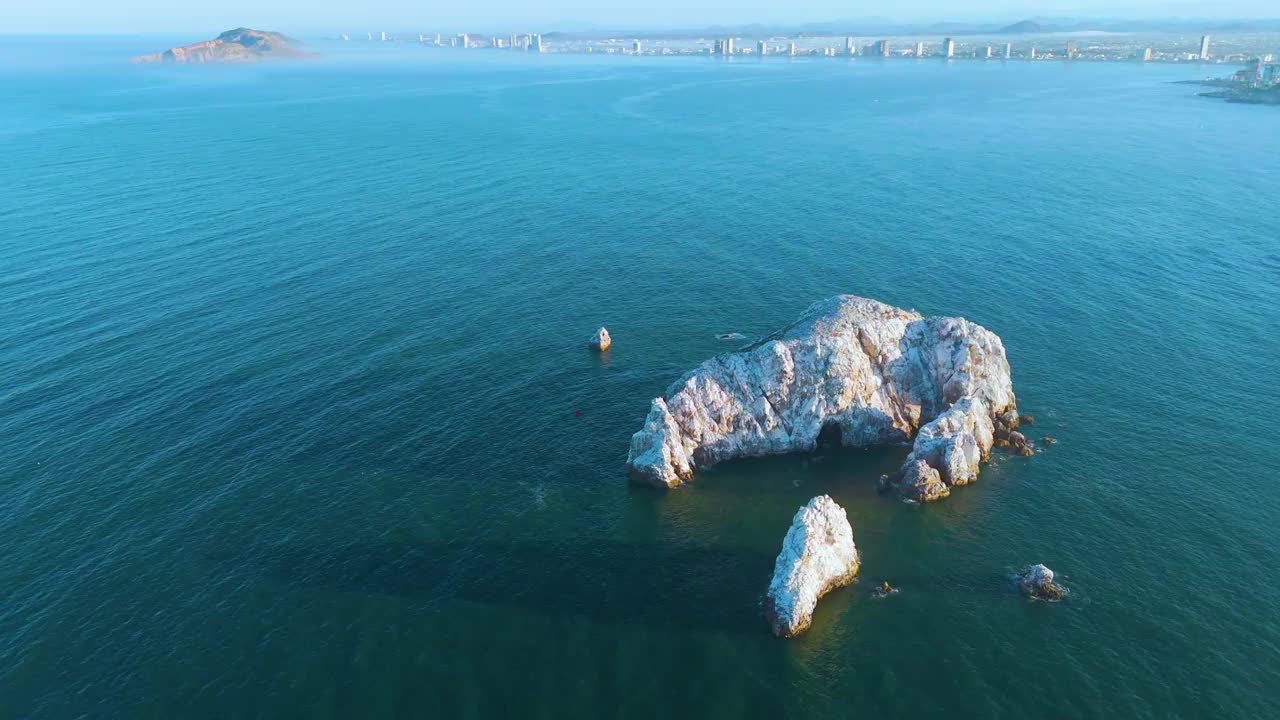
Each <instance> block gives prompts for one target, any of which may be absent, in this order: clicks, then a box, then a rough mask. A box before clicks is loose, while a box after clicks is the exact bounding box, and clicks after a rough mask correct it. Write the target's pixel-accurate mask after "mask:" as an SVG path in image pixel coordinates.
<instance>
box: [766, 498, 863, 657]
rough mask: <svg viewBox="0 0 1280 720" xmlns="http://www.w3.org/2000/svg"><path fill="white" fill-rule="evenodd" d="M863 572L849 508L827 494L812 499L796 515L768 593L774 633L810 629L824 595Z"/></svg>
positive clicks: (794, 633)
mask: <svg viewBox="0 0 1280 720" xmlns="http://www.w3.org/2000/svg"><path fill="white" fill-rule="evenodd" d="M857 574H858V548H857V547H856V546H855V545H854V544H853V528H852V527H851V526H850V525H849V518H848V516H847V515H846V514H845V511H844V508H842V507H840V506H839V505H838V504H836V501H835V500H832V499H831V498H830V497H828V496H826V495H821V496H819V497H816V498H814V499H812V500H810V501H809V503H808V504H807V505H805V506H804V507H802V508H800V510H799V512H797V513H796V515H795V518H794V519H792V521H791V529H790V530H788V531H787V536H786V538H785V539H783V541H782V552H781V553H779V554H778V560H777V562H775V563H774V568H773V580H772V581H771V582H770V583H769V592H768V593H767V594H766V595H765V599H764V611H765V616H766V617H767V618H768V620H769V625H770V626H771V627H772V628H773V634H774V635H777V636H778V637H786V638H790V637H795V636H797V635H799V634H800V633H802V632H804V631H805V630H808V629H809V625H810V623H811V622H812V621H813V609H814V608H815V607H817V605H818V599H819V598H821V597H822V596H823V595H825V594H827V593H828V592H830V591H832V590H834V589H835V588H838V587H843V586H845V585H848V584H849V583H851V582H853V578H854V576H856V575H857Z"/></svg>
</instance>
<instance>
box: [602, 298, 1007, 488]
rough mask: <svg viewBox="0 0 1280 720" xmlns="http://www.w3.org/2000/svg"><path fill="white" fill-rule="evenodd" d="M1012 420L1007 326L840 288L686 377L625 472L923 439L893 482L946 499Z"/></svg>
mask: <svg viewBox="0 0 1280 720" xmlns="http://www.w3.org/2000/svg"><path fill="white" fill-rule="evenodd" d="M1004 417H1008V418H1009V419H1010V420H1011V421H1012V422H1014V423H1016V422H1017V404H1016V398H1015V397H1014V394H1013V383H1012V380H1011V378H1010V374H1009V363H1008V361H1007V359H1006V358H1005V351H1004V345H1003V344H1002V343H1001V342H1000V338H999V337H997V336H996V335H995V333H992V332H990V331H989V330H987V329H985V328H983V327H981V326H979V325H976V324H974V323H971V322H969V321H967V320H964V319H962V318H945V317H934V318H925V317H923V316H921V315H920V314H919V313H916V312H914V311H910V310H902V309H899V308H895V307H892V306H890V305H886V304H884V303H881V302H877V301H875V300H869V299H866V298H860V297H854V296H852V295H841V296H837V297H833V298H830V299H828V300H824V301H822V302H819V303H817V304H815V305H813V306H812V307H810V308H809V309H808V310H807V311H806V312H805V313H804V315H802V316H801V317H800V319H799V320H798V321H797V322H795V323H794V324H792V325H791V326H789V327H787V328H785V329H783V330H781V331H779V332H777V333H774V334H772V335H769V336H767V337H765V338H762V339H761V340H759V341H757V342H755V343H752V344H750V345H747V346H746V347H744V348H742V349H740V350H737V351H734V352H728V353H724V354H721V355H718V356H716V357H714V358H711V359H710V360H708V361H706V362H704V363H703V364H702V365H701V366H699V367H698V368H697V369H695V370H693V371H692V372H689V373H687V374H686V375H685V376H684V377H682V378H680V379H679V380H677V381H676V382H675V384H673V385H672V386H671V387H670V388H668V390H667V392H666V394H665V395H664V396H663V397H660V398H657V399H655V400H654V401H653V404H652V406H651V407H650V409H649V415H648V417H647V418H646V419H645V424H644V427H643V428H641V430H640V431H639V432H637V433H636V434H635V435H634V436H632V438H631V450H630V453H629V455H628V457H627V470H628V474H629V476H630V477H631V479H632V480H633V481H635V482H638V483H644V484H648V485H654V486H657V487H664V488H670V487H675V486H677V485H680V484H681V483H684V482H687V481H689V480H691V479H692V478H693V475H694V473H695V472H696V471H697V470H698V469H700V468H707V467H710V466H712V465H715V464H716V463H719V462H723V461H725V460H731V459H734V458H741V457H758V456H764V455H777V454H782V453H790V452H798V451H804V452H809V451H812V450H814V449H816V448H817V447H818V442H819V436H820V435H821V436H822V437H823V438H825V439H827V440H834V441H835V442H838V443H839V444H841V445H844V446H846V447H868V446H873V445H882V444H887V443H905V442H911V441H913V440H914V441H915V446H914V448H913V450H912V453H911V457H910V458H908V460H907V462H906V463H904V464H903V467H902V469H901V470H900V471H899V472H898V473H897V476H896V477H895V478H893V481H894V483H895V484H901V485H904V486H905V487H906V488H907V490H906V491H907V493H908V495H909V496H913V497H918V498H921V499H938V498H940V497H945V496H946V495H947V493H948V492H949V488H950V487H952V486H954V485H963V484H967V483H971V482H973V481H974V479H976V478H977V474H978V465H979V464H980V463H981V462H984V461H985V460H987V459H988V457H989V454H990V451H991V447H992V443H993V442H994V441H993V432H994V425H995V423H996V421H997V419H998V418H1004ZM921 462H923V464H924V467H921V466H920V463H921ZM926 468H927V469H928V470H932V471H933V472H932V473H931V472H928V471H927V470H926ZM934 474H936V475H937V477H938V481H937V482H935V481H934ZM939 483H941V485H942V487H939ZM917 488H918V489H917ZM944 490H945V491H946V492H944Z"/></svg>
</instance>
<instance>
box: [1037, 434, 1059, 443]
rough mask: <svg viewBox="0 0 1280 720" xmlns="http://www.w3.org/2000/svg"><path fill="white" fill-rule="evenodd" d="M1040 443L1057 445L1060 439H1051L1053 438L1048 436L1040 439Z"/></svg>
mask: <svg viewBox="0 0 1280 720" xmlns="http://www.w3.org/2000/svg"><path fill="white" fill-rule="evenodd" d="M1040 442H1042V443H1044V444H1045V445H1057V444H1058V439H1057V438H1051V437H1049V436H1048V435H1046V436H1044V437H1042V438H1040Z"/></svg>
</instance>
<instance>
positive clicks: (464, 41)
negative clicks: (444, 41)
mask: <svg viewBox="0 0 1280 720" xmlns="http://www.w3.org/2000/svg"><path fill="white" fill-rule="evenodd" d="M458 44H460V45H462V49H463V50H466V49H467V48H469V47H471V36H470V35H468V34H466V33H462V34H461V35H459V36H458Z"/></svg>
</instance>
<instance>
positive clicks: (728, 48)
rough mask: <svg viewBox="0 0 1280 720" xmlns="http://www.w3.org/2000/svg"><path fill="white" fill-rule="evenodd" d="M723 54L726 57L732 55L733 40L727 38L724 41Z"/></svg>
mask: <svg viewBox="0 0 1280 720" xmlns="http://www.w3.org/2000/svg"><path fill="white" fill-rule="evenodd" d="M724 54H725V55H726V56H729V55H733V54H734V52H733V38H727V39H726V40H725V41H724Z"/></svg>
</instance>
